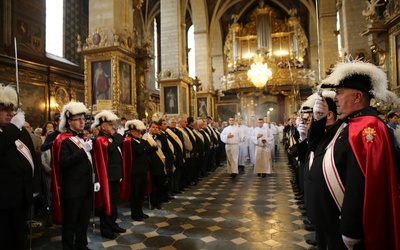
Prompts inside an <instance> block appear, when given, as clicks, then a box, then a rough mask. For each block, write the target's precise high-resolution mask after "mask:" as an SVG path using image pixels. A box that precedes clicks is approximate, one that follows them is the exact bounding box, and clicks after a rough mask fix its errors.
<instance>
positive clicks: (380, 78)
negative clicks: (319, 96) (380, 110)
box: [322, 58, 388, 101]
mask: <svg viewBox="0 0 400 250" xmlns="http://www.w3.org/2000/svg"><path fill="white" fill-rule="evenodd" d="M356 74H357V75H365V76H368V77H369V78H370V79H371V87H372V89H371V90H370V94H372V95H373V96H374V98H375V99H377V100H379V101H386V99H387V95H386V90H387V86H388V80H387V75H386V73H385V72H384V71H383V70H382V69H381V68H379V67H377V66H375V65H374V64H372V63H368V62H363V61H360V60H358V59H354V60H351V59H349V58H347V60H346V62H339V63H337V64H336V65H335V66H334V68H333V69H332V73H331V74H330V75H329V76H328V77H327V78H325V79H324V80H323V81H322V85H324V86H325V87H326V86H331V87H336V86H338V85H339V83H340V82H341V81H342V80H343V79H345V78H347V77H350V76H352V75H356Z"/></svg>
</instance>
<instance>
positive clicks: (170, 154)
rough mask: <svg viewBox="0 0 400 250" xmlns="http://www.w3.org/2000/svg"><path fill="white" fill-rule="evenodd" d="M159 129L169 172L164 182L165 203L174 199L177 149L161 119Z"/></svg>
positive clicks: (164, 122)
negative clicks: (175, 152) (173, 185)
mask: <svg viewBox="0 0 400 250" xmlns="http://www.w3.org/2000/svg"><path fill="white" fill-rule="evenodd" d="M158 128H159V130H158V135H157V139H158V140H159V141H160V142H161V150H162V152H163V154H164V156H165V170H166V171H167V174H166V180H165V182H164V189H165V195H164V197H163V201H165V202H168V201H169V200H168V199H173V197H172V191H171V190H172V174H173V169H172V168H173V164H174V160H175V156H174V151H175V149H174V145H173V144H172V143H171V142H170V139H168V134H167V132H166V130H167V128H168V126H167V122H166V121H165V119H160V120H159V121H158Z"/></svg>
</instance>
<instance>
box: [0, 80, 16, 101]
mask: <svg viewBox="0 0 400 250" xmlns="http://www.w3.org/2000/svg"><path fill="white" fill-rule="evenodd" d="M0 103H3V104H4V105H5V106H10V105H13V106H14V107H16V106H18V105H17V104H18V97H17V91H15V89H14V88H13V87H11V86H10V85H7V86H5V85H4V84H3V83H0Z"/></svg>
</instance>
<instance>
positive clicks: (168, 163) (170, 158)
mask: <svg viewBox="0 0 400 250" xmlns="http://www.w3.org/2000/svg"><path fill="white" fill-rule="evenodd" d="M157 140H160V141H161V150H162V152H163V154H164V156H165V168H166V169H167V171H171V170H172V164H173V163H174V154H173V153H172V150H171V148H170V147H169V144H168V138H167V135H166V133H165V132H163V131H160V132H159V133H158V135H157Z"/></svg>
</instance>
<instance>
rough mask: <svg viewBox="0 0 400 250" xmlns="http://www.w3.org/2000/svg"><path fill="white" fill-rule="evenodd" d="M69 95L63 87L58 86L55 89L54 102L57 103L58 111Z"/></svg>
mask: <svg viewBox="0 0 400 250" xmlns="http://www.w3.org/2000/svg"><path fill="white" fill-rule="evenodd" d="M69 101H70V96H69V94H68V91H67V90H66V89H65V88H64V87H58V88H57V89H56V103H57V104H58V111H60V112H61V110H62V108H63V107H64V105H66V104H67V103H69Z"/></svg>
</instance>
